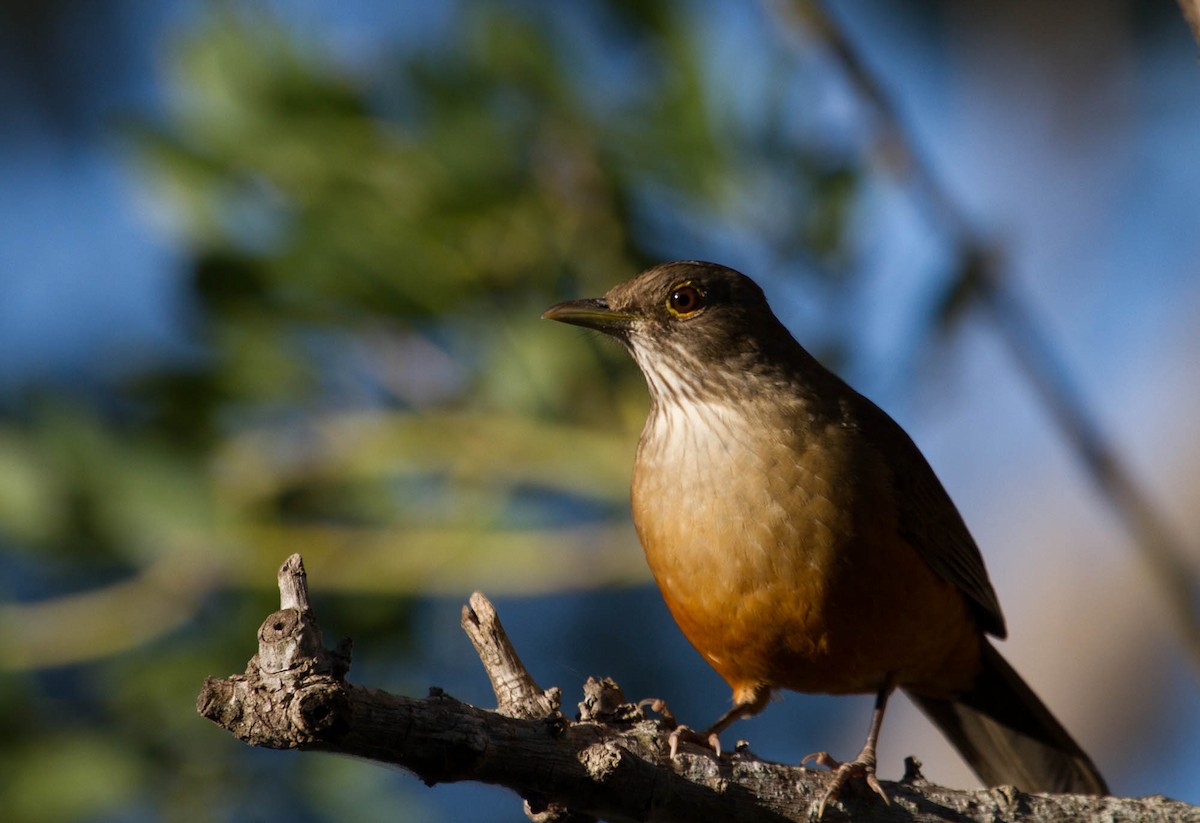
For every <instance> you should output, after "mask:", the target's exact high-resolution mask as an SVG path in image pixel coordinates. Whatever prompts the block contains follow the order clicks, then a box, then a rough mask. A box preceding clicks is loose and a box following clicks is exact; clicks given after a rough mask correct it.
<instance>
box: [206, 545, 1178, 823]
mask: <svg viewBox="0 0 1200 823" xmlns="http://www.w3.org/2000/svg"><path fill="white" fill-rule="evenodd" d="M279 589H280V601H281V606H282V608H281V609H280V610H279V611H277V612H275V613H274V614H272V615H270V616H269V617H267V619H266V621H264V622H263V624H262V627H261V628H260V629H259V632H258V653H257V654H256V655H255V656H254V657H253V658H251V660H250V662H249V664H248V666H247V668H246V673H245V674H243V675H234V676H232V677H227V678H220V679H218V678H212V677H210V678H208V680H207V681H206V682H205V684H204V688H203V690H202V691H201V692H200V696H199V698H198V700H197V704H196V707H197V710H198V711H199V712H200V714H202V715H204V716H205V717H207V718H208V719H210V720H212V721H213V722H214V723H217V724H218V725H219V726H221V727H222V728H224V729H226V730H228V731H229V732H230V733H231V734H233V735H234V736H235V737H237V738H238V739H240V740H242V741H244V742H246V743H248V744H250V745H252V746H264V747H267V748H276V749H293V748H294V749H303V750H310V751H327V752H337V753H340V754H347V755H354V756H356V757H361V758H366V759H369V760H375V761H378V762H380V763H389V764H394V765H398V766H402V767H404V768H405V769H408V770H409V771H412V772H413V773H415V774H416V775H417V776H418V777H420V778H421V780H423V781H424V782H425V783H426V784H428V785H430V786H432V785H434V784H436V783H448V782H455V781H460V780H477V781H481V782H484V783H492V784H495V785H500V786H505V787H507V788H509V789H512V790H513V791H514V792H516V793H517V794H518V795H520V796H521V797H523V798H524V799H525V805H526V813H527V814H528V816H529V817H530V819H532V820H535V821H547V822H548V821H554V822H555V823H582V821H591V820H596V819H598V818H603V819H605V820H612V821H634V820H704V819H709V820H718V819H719V820H729V821H752V820H753V821H768V823H772V822H781V821H799V820H811V819H813V818H814V815H815V811H816V806H817V804H818V803H819V802H820V798H821V796H822V793H823V792H824V790H825V787H826V785H827V781H828V779H829V775H828V773H826V772H819V771H813V770H809V769H804V768H801V767H799V766H786V765H782V764H778V763H769V762H767V761H764V760H760V759H759V758H758V757H756V756H755V755H754V754H753V753H752V752H750V751H749V749H747V748H740V749H738V750H737V751H734V752H732V753H727V754H723V755H721V756H720V757H719V758H717V757H714V756H713V754H712V753H711V752H706V751H704V750H702V749H698V748H694V747H689V746H687V745H686V744H685V747H684V748H685V749H686V750H685V751H682V752H681V753H680V755H679V756H678V757H677V758H676V759H674V760H672V759H671V757H670V754H669V751H668V749H669V746H668V742H667V738H668V736H669V731H670V730H671V729H672V728H673V724H672V723H671V722H669V721H668V720H666V719H652V718H649V717H647V716H646V714H645V711H644V709H643V708H642V707H641V705H640V704H639V705H633V704H630V703H627V702H626V701H625V699H624V696H623V695H622V694H621V691H620V688H619V687H618V686H617V685H616V683H614V682H612V681H611V680H607V679H606V680H602V681H597V680H594V679H589V681H588V683H587V684H586V685H585V686H584V693H585V699H584V701H583V702H582V703H580V704H579V709H580V712H579V715H578V717H577V719H576V720H574V721H571V720H568V719H566V718H565V717H564V716H563V715H562V713H561V711H560V710H559V690H558V689H550V690H547V691H543V690H542V689H540V688H538V686H537V684H536V683H535V682H534V680H533V677H532V676H531V675H530V674H529V672H528V670H527V669H526V668H525V667H524V666H523V665H522V663H521V661H520V658H519V657H518V656H517V653H516V651H515V649H514V648H513V646H512V643H511V642H510V641H509V639H508V636H507V634H506V633H505V631H504V627H503V626H502V625H501V624H500V620H499V618H498V617H497V615H496V611H495V609H494V608H493V607H492V604H491V603H490V602H488V600H487V598H485V597H484V596H483V595H482V594H478V593H476V594H474V595H472V596H471V601H470V605H469V606H466V607H464V609H463V627H464V629H465V630H466V631H467V633H468V635H469V636H470V637H471V640H472V642H473V643H474V644H475V647H476V650H477V651H478V652H479V656H480V659H481V660H482V661H483V664H484V668H485V669H486V670H487V673H488V676H489V677H490V678H491V680H492V684H493V687H494V688H495V691H496V699H497V701H498V703H499V706H500V708H499V709H498V710H497V711H487V710H484V709H480V708H476V707H474V706H469V705H467V704H465V703H462V702H460V701H458V700H455V699H454V698H453V697H450V696H449V695H447V694H445V693H444V692H443V691H442V690H441V689H438V688H432V689H430V693H429V696H428V697H425V698H413V697H404V696H401V695H393V694H388V693H387V692H384V691H381V690H379V689H372V688H368V687H365V686H359V685H356V684H353V683H348V682H346V679H345V677H346V673H347V672H348V670H349V667H350V642H349V641H348V640H343V641H341V642H340V643H339V644H338V645H337V647H336V648H334V649H333V650H329V649H326V648H325V647H324V644H323V640H322V637H321V630H320V627H319V626H318V625H317V622H316V619H315V617H314V615H313V613H312V610H311V608H310V606H309V600H308V585H307V580H306V576H305V572H304V565H303V563H302V562H301V559H300V556H299V555H292V556H291V557H290V558H288V560H287V562H286V563H284V565H283V567H282V568H281V569H280V572H279ZM907 765H908V769H907V773H906V776H905V778H904V780H902V781H901V782H899V783H887V782H885V784H884V785H885V786H886V788H887V790H888V794H889V795H890V796H891V798H892V804H891V805H890V806H885V805H883V804H882V803H881V802H880V801H879V799H878V798H877V797H875V796H874V795H872V794H871V793H870V792H867V791H848V792H847V795H846V797H845V798H843V799H842V800H841V801H839V802H837V803H834V804H831V806H830V808H829V809H828V810H827V812H826V819H828V820H845V819H850V817H851V816H853V818H854V819H856V820H864V821H893V820H895V821H898V820H912V819H914V817H915V818H919V819H921V820H924V821H937V820H953V821H973V820H990V821H1009V820H1017V819H1028V818H1031V817H1032V818H1036V819H1037V820H1040V821H1059V820H1061V821H1066V820H1078V819H1090V818H1095V817H1103V818H1105V819H1134V818H1136V819H1158V820H1178V819H1183V818H1184V817H1185V816H1187V815H1189V814H1190V815H1196V814H1200V809H1196V808H1194V807H1190V806H1187V805H1185V804H1182V803H1178V802H1175V801H1171V800H1167V799H1165V798H1161V797H1152V798H1143V799H1119V798H1113V797H1080V796H1071V795H1026V794H1022V793H1020V792H1018V791H1016V790H1014V789H1012V788H1008V787H1001V788H995V789H987V790H980V791H973V792H972V791H958V790H953V789H945V788H941V787H938V786H933V785H930V784H928V783H927V782H926V781H925V780H924V779H923V778H922V777H921V775H920V770H919V764H917V763H916V761H915V760H913V759H912V758H910V759H909V762H908V764H907Z"/></svg>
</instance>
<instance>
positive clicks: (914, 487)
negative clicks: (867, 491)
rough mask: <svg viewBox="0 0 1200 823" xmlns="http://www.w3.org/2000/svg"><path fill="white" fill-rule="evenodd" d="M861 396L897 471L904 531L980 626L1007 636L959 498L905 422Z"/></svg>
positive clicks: (872, 435)
mask: <svg viewBox="0 0 1200 823" xmlns="http://www.w3.org/2000/svg"><path fill="white" fill-rule="evenodd" d="M859 397H860V398H861V399H862V400H863V401H864V403H865V404H866V406H865V407H863V406H858V407H857V411H858V412H859V413H858V414H857V415H856V416H857V417H858V418H859V419H858V421H857V422H858V424H859V426H860V427H861V430H862V433H863V434H864V435H865V436H866V439H867V441H868V442H870V443H871V445H872V446H873V447H874V448H875V449H876V450H877V451H878V452H879V453H880V454H881V455H882V456H883V458H884V460H885V462H886V463H887V464H888V466H889V468H890V469H891V472H892V481H893V486H894V488H895V491H896V504H897V509H898V517H899V530H900V535H901V536H902V537H903V538H904V539H905V540H906V541H907V542H908V543H909V544H911V545H912V546H913V547H914V548H916V550H917V551H918V552H919V553H920V555H921V557H922V559H924V560H925V562H926V563H928V564H929V566H930V568H932V569H933V570H934V571H935V572H937V573H938V574H939V575H941V576H942V577H943V578H944V579H945V580H947V581H948V582H950V583H953V584H954V585H955V586H957V587H958V588H959V589H961V590H962V592H963V594H965V595H966V596H967V598H968V600H969V601H970V603H971V605H972V606H973V607H974V608H973V611H974V612H975V614H976V616H977V617H978V618H979V625H980V628H982V629H983V630H984V631H985V632H987V633H988V634H991V635H994V636H996V637H998V638H1001V639H1003V638H1004V637H1005V636H1006V635H1007V633H1008V632H1007V629H1006V628H1005V625H1004V614H1003V613H1002V612H1001V611H1000V601H999V600H998V599H997V598H996V591H995V589H993V588H992V583H991V581H990V580H989V579H988V574H987V569H986V568H985V567H984V564H983V555H981V554H980V552H979V547H978V546H977V545H976V544H975V539H974V538H973V537H971V532H970V531H969V530H968V529H967V524H966V523H965V522H963V519H962V515H960V514H959V513H958V509H957V508H956V507H955V505H954V501H952V500H951V499H950V495H949V494H948V493H947V492H946V489H945V488H944V487H943V486H942V482H941V481H940V480H938V478H937V475H936V474H935V473H934V471H933V468H932V467H931V466H930V465H929V462H928V461H927V460H926V459H925V456H924V455H923V454H921V450H920V449H918V448H917V445H916V444H915V443H914V442H913V441H912V438H911V437H909V436H908V434H907V432H905V431H904V429H902V428H901V427H900V424H898V423H896V422H895V421H894V420H892V418H891V417H889V416H888V415H887V413H886V412H884V411H883V410H882V409H880V408H879V407H878V406H876V405H875V404H874V403H872V402H871V401H870V400H867V399H866V398H865V397H862V396H861V395H859ZM856 406H857V404H856ZM864 409H865V412H864Z"/></svg>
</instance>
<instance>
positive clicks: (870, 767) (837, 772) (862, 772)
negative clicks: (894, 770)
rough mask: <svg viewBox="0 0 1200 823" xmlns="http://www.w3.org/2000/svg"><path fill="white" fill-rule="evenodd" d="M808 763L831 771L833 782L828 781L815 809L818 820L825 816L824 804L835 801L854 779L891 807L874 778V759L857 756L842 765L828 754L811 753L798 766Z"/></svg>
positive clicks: (885, 793) (881, 787)
mask: <svg viewBox="0 0 1200 823" xmlns="http://www.w3.org/2000/svg"><path fill="white" fill-rule="evenodd" d="M809 761H812V762H813V763H815V764H816V765H818V766H825V767H826V768H829V769H832V770H833V780H831V781H830V783H829V788H828V789H826V790H825V795H824V796H823V797H822V798H821V805H820V806H818V807H817V819H818V820H819V819H821V817H823V816H824V814H825V804H826V803H828V802H829V801H830V800H837V799H838V796H839V795H840V794H841V793H842V789H843V788H845V787H846V784H847V783H849V782H850V781H851V780H853V779H854V778H856V777H861V778H862V779H863V780H864V781H866V784H867V785H868V786H870V787H871V790H872V791H874V792H875V793H876V794H877V795H879V796H880V797H882V798H883V804H884V805H885V806H888V805H891V802H892V801H891V800H890V799H889V798H888V796H887V792H885V791H884V790H883V786H880V785H879V779H878V778H877V777H875V758H873V757H870V758H867V757H863V756H862V755H859V757H858V759H857V760H852V761H850V762H848V763H842V762H841V761H840V760H837V759H836V758H835V757H833V756H832V755H831V754H829V752H813V753H812V754H810V755H806V756H805V757H804V758H803V759H802V760H801V761H800V765H801V766H803V765H805V764H807V763H808V762H809Z"/></svg>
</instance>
